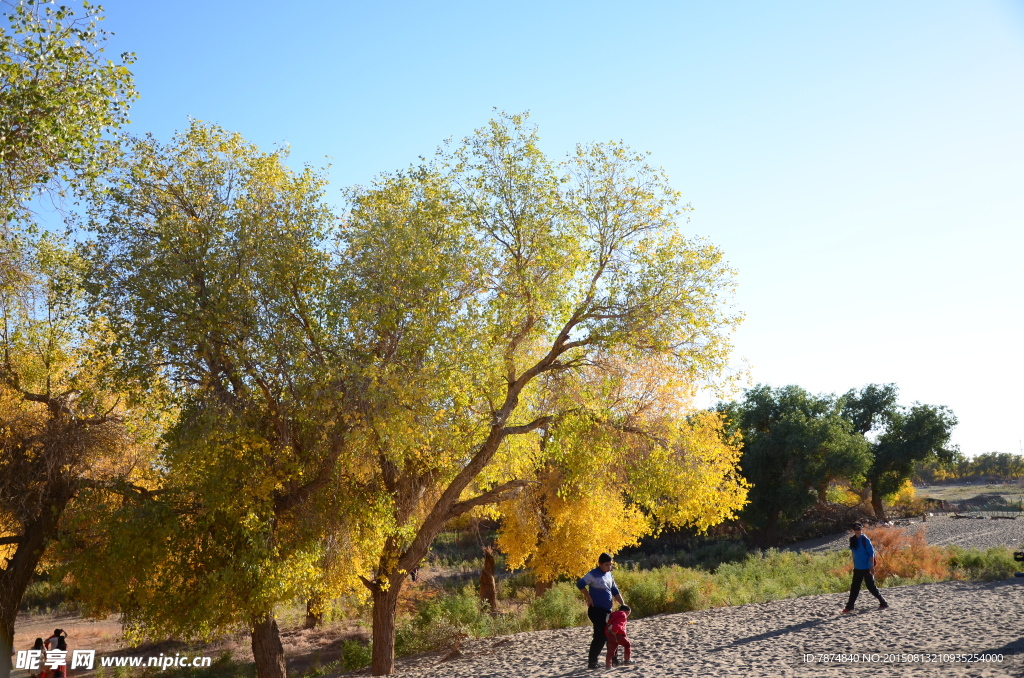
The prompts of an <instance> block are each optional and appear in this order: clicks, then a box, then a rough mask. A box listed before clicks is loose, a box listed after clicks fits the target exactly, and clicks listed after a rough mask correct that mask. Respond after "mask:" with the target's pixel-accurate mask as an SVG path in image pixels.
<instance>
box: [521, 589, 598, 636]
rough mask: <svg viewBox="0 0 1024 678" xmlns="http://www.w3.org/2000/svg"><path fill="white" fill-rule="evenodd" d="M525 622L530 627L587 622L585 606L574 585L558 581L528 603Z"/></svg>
mask: <svg viewBox="0 0 1024 678" xmlns="http://www.w3.org/2000/svg"><path fill="white" fill-rule="evenodd" d="M525 621H526V623H527V624H528V625H529V627H530V628H531V629H564V628H569V627H572V626H581V625H583V624H586V623H587V607H586V605H584V603H583V596H582V595H581V594H580V592H579V589H577V588H576V585H575V584H573V583H571V582H558V583H556V584H555V585H554V586H552V587H551V588H550V589H549V590H548V591H547V592H546V593H545V594H544V595H543V596H540V597H539V598H536V599H535V600H534V601H533V602H532V603H530V606H529V608H528V609H527V611H526V619H525Z"/></svg>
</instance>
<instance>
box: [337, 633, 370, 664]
mask: <svg viewBox="0 0 1024 678" xmlns="http://www.w3.org/2000/svg"><path fill="white" fill-rule="evenodd" d="M371 653H372V649H371V647H370V646H369V645H367V644H366V643H360V642H359V641H358V640H346V641H345V642H344V643H342V645H341V669H342V670H343V671H356V670H358V669H361V668H363V667H364V666H369V665H370V655H371Z"/></svg>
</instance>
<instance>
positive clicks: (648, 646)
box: [402, 580, 1024, 678]
mask: <svg viewBox="0 0 1024 678" xmlns="http://www.w3.org/2000/svg"><path fill="white" fill-rule="evenodd" d="M882 593H883V595H884V596H886V597H887V598H888V600H889V603H890V605H891V607H890V609H888V610H885V611H883V612H879V611H877V610H876V609H875V607H876V605H875V604H874V599H873V598H871V597H870V596H867V600H865V599H864V597H863V596H864V594H862V597H861V599H860V600H858V612H857V614H853V615H849V616H842V615H839V614H838V613H839V611H840V610H841V609H842V607H843V605H844V604H845V602H846V594H829V595H822V596H808V597H806V598H795V599H791V600H782V601H775V602H772V603H764V604H753V605H741V606H738V607H731V608H719V609H714V610H706V611H702V612H690V613H684V614H675V615H663V616H657V617H647V618H644V619H638V620H637V621H635V622H631V623H630V624H629V635H630V637H631V642H632V644H633V657H634V658H635V659H636V661H637V664H636V665H635V666H633V667H620V668H614V669H611V672H614V673H615V675H623V676H625V675H630V676H638V677H639V676H652V677H660V676H724V677H726V678H730V677H739V676H744V677H754V678H757V677H762V676H764V677H767V676H796V675H799V676H930V675H938V676H1022V675H1024V639H1022V638H1021V624H1020V611H1021V610H1024V580H1020V582H1019V581H1014V580H1010V581H1003V582H990V583H965V582H943V583H940V584H925V585H920V586H905V587H899V588H893V589H883V590H882ZM589 637H590V630H589V629H585V628H577V629H566V630H561V631H542V632H533V633H522V634H518V635H515V636H509V637H507V638H503V639H492V640H487V641H476V642H475V643H472V644H467V645H466V647H465V656H464V657H463V658H461V659H458V660H455V661H449V662H440V661H439V660H438V659H436V658H433V659H432V660H427V659H425V658H420V659H418V660H416V661H417V664H418V666H415V665H413V666H408V667H407V670H405V671H403V672H402V675H403V676H405V677H406V678H414V677H416V678H419V677H423V678H426V677H427V676H446V677H447V676H451V677H453V678H459V677H463V676H465V677H469V676H474V677H478V678H498V677H499V676H538V677H543V676H584V675H595V674H602V673H608V672H610V671H609V670H607V669H604V668H603V667H602V668H600V669H598V670H597V671H588V670H587V668H586V663H587V655H586V650H587V645H588V643H589ZM844 654H845V655H851V656H848V657H845V658H844V657H842V656H841V655H844ZM915 654H916V655H918V656H917V657H914V655H915ZM975 654H978V655H983V654H994V655H1000V654H1001V655H1002V661H993V662H987V663H984V662H967V661H964V660H966V659H968V657H967V656H966V655H975ZM806 655H811V656H810V657H809V658H810V659H811V661H806V659H808V657H807V656H806ZM823 655H833V656H829V657H823ZM834 655H840V656H839V657H835V656H834ZM907 655H909V656H907ZM943 655H952V656H951V657H950V656H943ZM956 655H961V657H959V659H960V661H957V659H958V657H957V656H956ZM844 659H845V661H843V660H844ZM915 659H916V661H915ZM825 660H827V661H825ZM886 660H888V661H886Z"/></svg>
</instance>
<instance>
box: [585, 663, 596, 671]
mask: <svg viewBox="0 0 1024 678" xmlns="http://www.w3.org/2000/svg"><path fill="white" fill-rule="evenodd" d="M587 668H588V669H590V670H591V671H593V670H594V669H596V668H597V662H590V663H589V664H587Z"/></svg>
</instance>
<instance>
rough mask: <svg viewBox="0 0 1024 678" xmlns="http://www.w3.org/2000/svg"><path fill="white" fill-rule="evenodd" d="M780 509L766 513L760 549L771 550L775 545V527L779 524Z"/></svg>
mask: <svg viewBox="0 0 1024 678" xmlns="http://www.w3.org/2000/svg"><path fill="white" fill-rule="evenodd" d="M781 514H782V511H781V510H780V509H772V510H771V511H769V512H768V522H767V523H765V526H764V531H763V532H762V533H761V534H762V537H761V547H762V548H771V547H772V546H774V545H775V526H776V525H778V523H779V516H780V515H781Z"/></svg>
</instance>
